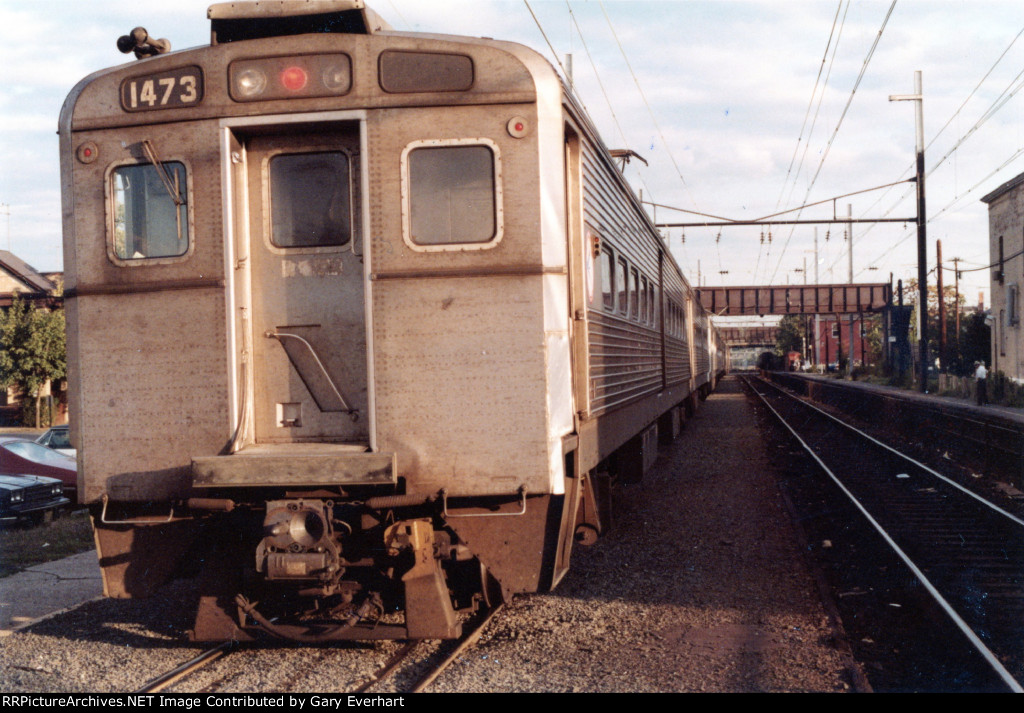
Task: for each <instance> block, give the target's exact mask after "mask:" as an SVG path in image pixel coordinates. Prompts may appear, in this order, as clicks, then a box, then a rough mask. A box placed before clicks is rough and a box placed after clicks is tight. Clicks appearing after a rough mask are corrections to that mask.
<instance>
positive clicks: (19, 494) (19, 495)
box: [11, 490, 25, 503]
mask: <svg viewBox="0 0 1024 713" xmlns="http://www.w3.org/2000/svg"><path fill="white" fill-rule="evenodd" d="M24 500H25V491H24V490H12V491H11V502H12V503H20V502H24Z"/></svg>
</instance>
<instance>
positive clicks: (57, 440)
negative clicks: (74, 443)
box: [46, 429, 71, 448]
mask: <svg viewBox="0 0 1024 713" xmlns="http://www.w3.org/2000/svg"><path fill="white" fill-rule="evenodd" d="M46 445H48V446H49V447H50V448H70V447H71V438H70V437H69V435H68V432H67V430H65V429H55V430H52V431H50V433H49V439H48V442H47V443H46Z"/></svg>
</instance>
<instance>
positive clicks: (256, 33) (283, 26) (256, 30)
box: [206, 0, 391, 45]
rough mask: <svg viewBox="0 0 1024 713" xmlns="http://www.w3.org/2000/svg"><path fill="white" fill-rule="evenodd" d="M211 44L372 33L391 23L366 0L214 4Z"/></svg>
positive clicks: (384, 28) (264, 1)
mask: <svg viewBox="0 0 1024 713" xmlns="http://www.w3.org/2000/svg"><path fill="white" fill-rule="evenodd" d="M206 16H207V17H209V18H210V44H214V45H216V44H224V43H226V42H239V41H241V40H258V39H263V38H265V37H286V36H289V35H307V34H316V33H321V32H337V33H343V34H350V35H372V34H376V33H377V32H381V31H387V30H390V29H391V26H390V25H388V24H387V23H386V22H384V21H383V20H382V19H381V18H380V16H379V15H377V13H375V12H374V11H373V10H371V9H370V8H368V7H366V3H365V2H363V0H258V2H222V3H217V4H216V5H211V6H210V9H209V10H207V12H206Z"/></svg>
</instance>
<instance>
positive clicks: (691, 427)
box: [0, 379, 857, 692]
mask: <svg viewBox="0 0 1024 713" xmlns="http://www.w3.org/2000/svg"><path fill="white" fill-rule="evenodd" d="M615 517H616V522H615V527H614V529H613V531H612V532H611V533H609V534H608V535H606V536H605V537H603V538H601V539H600V540H599V541H598V543H597V544H596V545H595V546H593V547H591V548H582V547H580V548H578V549H577V550H576V551H575V552H574V555H573V568H572V570H571V571H570V573H569V574H568V575H567V576H566V578H565V580H564V581H563V582H562V584H561V585H560V587H559V588H558V589H557V590H556V591H555V592H554V593H552V594H547V595H537V596H523V597H517V598H516V599H514V600H513V601H512V602H511V603H510V604H509V605H508V606H507V607H506V610H505V611H504V612H502V613H501V614H499V616H498V617H497V619H496V620H495V621H494V622H492V624H491V625H490V627H489V629H488V631H487V632H486V633H485V634H484V636H483V638H482V639H481V642H480V643H479V644H478V645H477V646H476V647H475V648H473V649H471V650H469V652H468V653H466V654H464V655H463V656H462V658H461V659H459V660H458V661H456V663H455V664H453V665H452V666H451V667H450V668H449V669H448V670H447V671H446V672H445V673H443V674H442V675H441V676H440V677H439V678H438V679H437V681H435V682H434V683H433V684H432V686H431V687H430V689H428V690H433V691H444V692H502V691H515V692H519V691H539V692H547V691H585V692H607V691H616V692H631V691H662V692H664V691H671V692H685V691H709V692H712V691H719V692H769V691H830V692H835V691H846V690H850V684H849V681H851V680H855V674H856V673H857V671H856V670H855V669H854V668H853V667H852V664H851V663H850V661H849V659H848V657H846V656H845V655H844V654H843V653H842V647H841V646H837V643H836V637H837V634H839V633H840V632H839V630H838V628H837V626H836V625H835V624H833V623H832V621H831V620H830V618H829V617H828V616H827V614H826V611H825V609H824V608H823V607H822V605H821V600H820V596H819V593H818V589H817V587H816V584H815V580H814V578H813V577H812V576H811V574H810V573H809V571H808V569H807V565H806V562H805V559H804V555H803V553H802V551H801V547H800V545H799V540H798V536H797V533H796V532H795V530H794V528H793V526H792V525H791V523H790V518H789V516H788V515H787V513H786V510H785V508H784V507H783V505H782V500H781V497H780V495H779V491H778V487H777V484H776V474H775V472H774V471H773V469H772V467H771V465H770V461H769V459H768V458H767V456H766V453H765V448H764V445H763V443H762V439H761V436H760V434H759V432H758V430H757V426H756V424H755V419H754V415H753V411H752V408H751V406H750V404H749V403H748V401H747V399H746V397H745V396H744V395H743V394H742V392H741V391H740V389H739V385H738V383H737V382H736V381H735V380H733V379H728V380H726V381H725V382H724V383H723V384H722V386H721V388H720V389H719V391H718V393H716V394H714V395H712V396H711V397H710V398H709V399H708V400H707V401H706V402H705V403H704V404H703V405H702V408H701V409H700V410H699V411H698V413H697V415H696V416H695V418H694V419H692V420H691V421H690V422H689V423H688V424H687V426H686V429H685V430H684V433H683V435H682V437H681V438H680V439H678V440H677V441H676V443H674V444H673V445H672V446H671V447H667V448H662V451H661V454H660V458H659V461H658V463H657V465H656V466H655V468H654V470H653V471H652V472H651V473H649V474H648V475H647V476H646V477H645V479H644V481H643V483H641V484H639V485H634V486H629V487H627V488H624V489H622V490H620V491H619V492H618V502H617V510H616V513H615ZM190 597H191V592H190V590H189V585H188V583H179V584H177V585H175V587H172V588H169V589H167V590H165V591H164V592H163V593H162V594H161V596H159V597H156V598H154V599H150V600H144V601H109V600H108V601H97V602H91V603H89V604H86V605H85V606H83V607H81V608H79V609H77V610H75V611H72V612H67V613H65V614H61V615H59V616H57V617H54V618H52V619H49V620H46V621H44V622H41V623H40V624H37V625H35V626H33V627H30V628H29V629H27V630H25V631H23V632H19V633H17V634H15V635H12V636H8V637H5V638H4V639H2V640H0V690H4V691H5V692H19V691H32V692H64V691H131V690H135V689H136V688H138V687H139V686H141V685H142V684H143V683H145V682H146V681H147V680H149V678H151V677H152V676H153V675H156V674H157V673H159V672H161V671H163V670H167V669H168V668H170V667H172V666H174V665H176V664H178V663H181V662H182V661H184V660H186V659H188V658H190V657H191V656H193V655H195V654H197V653H199V651H200V649H199V648H197V647H194V646H191V645H189V644H188V643H187V642H185V640H184V631H185V629H187V628H188V626H189V625H190V624H191V622H190V621H189V620H188V616H187V613H183V612H184V610H185V608H184V607H182V606H181V603H182V602H185V601H187V600H188V599H189V598H190ZM396 646H397V644H394V643H377V644H368V645H339V646H335V647H323V648H320V649H306V648H304V647H284V648H281V649H257V650H253V651H242V652H239V653H236V654H231V655H230V656H228V657H226V658H225V659H222V660H221V661H218V662H216V663H215V664H213V665H212V666H210V667H209V668H208V669H205V670H204V671H203V672H202V673H200V674H199V675H197V676H196V677H194V678H192V679H189V680H188V681H186V682H184V683H183V684H182V685H181V687H180V688H178V689H177V690H179V691H184V690H189V691H193V690H202V689H204V688H205V689H206V690H218V691H222V692H229V691H251V692H260V691H263V692H274V691H285V690H290V691H296V692H302V691H308V692H327V691H331V690H344V689H345V688H346V687H347V686H348V685H349V684H350V683H351V681H352V680H353V678H355V679H356V680H358V678H359V677H360V676H361V675H364V674H365V673H366V672H369V671H372V670H373V668H374V666H375V665H376V664H378V663H379V662H380V661H381V660H382V659H383V657H384V656H385V655H386V654H387V653H388V652H390V651H392V650H393V649H394V648H395V647H396ZM424 646H426V647H427V648H428V649H429V648H430V647H431V646H432V645H427V644H425V645H424ZM404 685H407V682H406V681H405V680H404V679H403V678H402V676H401V675H399V676H398V677H396V679H394V681H393V682H384V683H383V684H381V686H380V688H379V689H378V690H380V691H382V692H383V691H386V690H399V689H401V688H403V686H404Z"/></svg>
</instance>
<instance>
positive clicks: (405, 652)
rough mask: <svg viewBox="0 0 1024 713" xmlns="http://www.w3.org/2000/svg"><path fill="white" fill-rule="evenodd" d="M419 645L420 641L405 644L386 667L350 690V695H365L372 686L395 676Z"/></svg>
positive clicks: (387, 662) (385, 664) (389, 660)
mask: <svg viewBox="0 0 1024 713" xmlns="http://www.w3.org/2000/svg"><path fill="white" fill-rule="evenodd" d="M418 644H419V642H418V641H410V642H408V643H406V644H405V646H403V647H402V648H400V649H399V650H398V651H396V652H395V654H394V655H393V656H392V657H391V658H389V659H388V660H387V661H385V662H384V665H383V666H381V667H380V668H379V669H377V670H376V671H375V672H374V673H373V674H372V675H371V676H370V677H369V678H368V679H366V680H365V681H363V682H362V683H360V684H359V685H358V686H356V687H355V688H352V689H349V691H348V692H349V693H365V692H366V690H367V689H369V688H370V686H372V685H374V684H375V683H378V682H380V681H383V680H384V679H385V678H387V677H388V676H390V675H391V674H393V673H394V672H395V671H396V670H398V667H399V665H400V664H401V663H402V662H403V661H405V660H406V659H407V658H409V655H410V654H412V652H413V649H415V648H416V646H417V645H418Z"/></svg>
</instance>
